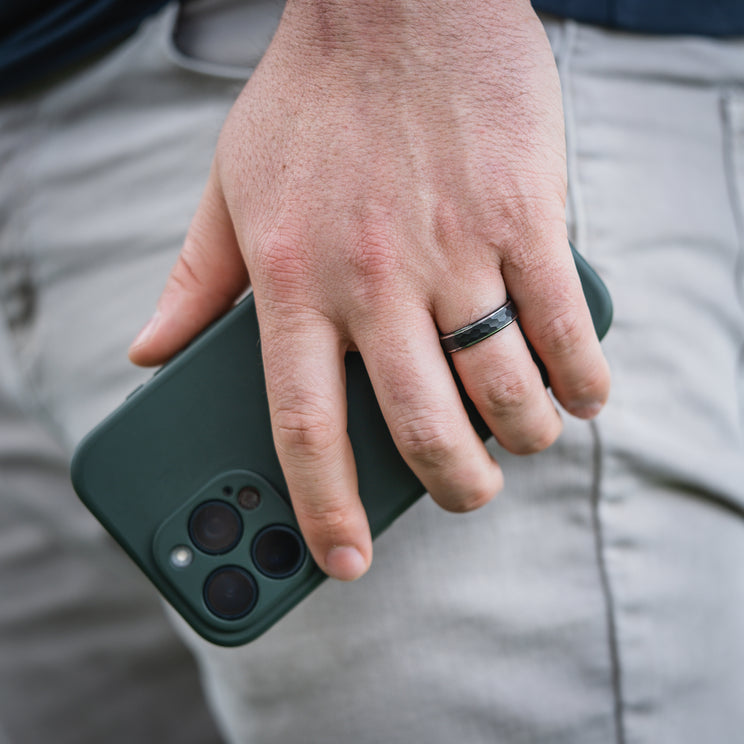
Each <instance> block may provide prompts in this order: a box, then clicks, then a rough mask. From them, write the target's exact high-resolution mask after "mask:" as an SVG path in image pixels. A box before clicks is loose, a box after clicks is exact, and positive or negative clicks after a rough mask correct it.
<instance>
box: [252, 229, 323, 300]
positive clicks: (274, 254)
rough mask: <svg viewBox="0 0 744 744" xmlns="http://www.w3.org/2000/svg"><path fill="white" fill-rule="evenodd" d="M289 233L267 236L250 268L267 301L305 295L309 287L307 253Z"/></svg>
mask: <svg viewBox="0 0 744 744" xmlns="http://www.w3.org/2000/svg"><path fill="white" fill-rule="evenodd" d="M294 233H295V231H293V230H291V229H278V230H276V231H275V232H274V233H273V234H272V235H270V236H267V237H265V238H264V240H263V241H262V242H261V245H260V246H259V247H258V249H257V253H256V256H255V261H254V262H253V264H254V265H253V266H252V267H251V269H252V272H253V274H254V275H255V281H257V282H260V284H261V285H262V289H263V291H264V292H265V293H266V294H267V296H268V297H269V298H271V297H272V296H277V295H280V296H282V297H283V298H286V297H289V298H291V297H292V296H295V295H297V294H298V293H299V292H302V293H304V290H305V288H306V287H307V285H308V283H309V274H310V271H309V266H308V251H307V248H306V246H305V245H304V243H303V242H302V240H301V239H300V238H299V237H297V236H296V235H295V234H294Z"/></svg>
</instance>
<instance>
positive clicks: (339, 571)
mask: <svg viewBox="0 0 744 744" xmlns="http://www.w3.org/2000/svg"><path fill="white" fill-rule="evenodd" d="M325 569H326V573H327V574H328V575H329V576H330V577H331V578H334V579H338V580H339V581H354V579H358V578H359V577H360V576H361V575H362V574H363V573H365V572H366V570H367V561H365V560H364V557H363V556H362V554H361V553H360V552H359V551H358V550H357V549H356V548H354V547H352V546H351V545H336V546H335V547H333V548H331V549H330V550H329V551H328V553H327V555H326V565H325Z"/></svg>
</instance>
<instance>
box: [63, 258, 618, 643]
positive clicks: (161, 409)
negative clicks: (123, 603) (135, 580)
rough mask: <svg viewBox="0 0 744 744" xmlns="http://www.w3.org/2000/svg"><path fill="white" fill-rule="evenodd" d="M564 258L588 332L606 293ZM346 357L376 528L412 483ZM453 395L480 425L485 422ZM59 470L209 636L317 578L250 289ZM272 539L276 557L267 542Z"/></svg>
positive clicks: (223, 639) (215, 637) (607, 311)
mask: <svg viewBox="0 0 744 744" xmlns="http://www.w3.org/2000/svg"><path fill="white" fill-rule="evenodd" d="M572 249H573V247H572ZM574 257H575V260H576V263H577V267H578V269H579V274H580V276H581V280H582V285H583V288H584V292H585V295H586V298H587V300H588V304H589V307H590V310H591V312H592V318H593V320H594V324H595V328H596V330H597V334H598V336H599V337H600V338H601V337H602V336H604V334H605V332H606V331H607V329H608V328H609V325H610V322H611V318H612V304H611V301H610V297H609V294H608V292H607V290H606V288H605V286H604V284H603V283H602V281H601V280H600V279H599V277H598V276H597V275H596V274H595V273H594V271H593V270H592V269H591V268H590V267H589V266H588V265H587V264H586V262H585V261H584V260H583V259H582V258H581V256H579V255H578V254H577V253H574ZM346 366H347V390H348V431H349V436H350V439H351V442H352V446H353V450H354V456H355V458H356V461H357V468H358V477H359V489H360V495H361V498H362V501H363V503H364V507H365V509H366V511H367V516H368V518H369V522H370V526H371V529H372V534H373V536H375V537H376V536H377V535H378V534H380V532H382V531H383V530H384V529H385V528H386V527H388V526H389V525H390V524H391V522H393V520H394V519H395V518H396V517H397V516H398V515H400V514H401V513H402V512H403V511H405V510H406V509H407V508H408V507H409V506H410V505H411V504H412V503H413V502H414V501H416V500H417V499H418V498H419V497H420V496H421V495H422V494H423V493H424V488H423V486H422V485H421V483H420V482H419V481H418V480H417V478H416V477H415V476H414V475H413V473H412V472H411V470H410V469H409V468H408V466H407V465H406V464H405V463H404V462H403V460H402V458H401V457H400V455H399V454H398V452H397V450H396V448H395V446H394V444H393V441H392V439H391V436H390V434H389V432H388V430H387V427H386V425H385V422H384V420H383V418H382V415H381V413H380V410H379V408H378V406H377V402H376V400H375V395H374V392H373V390H372V386H371V384H370V382H369V379H368V377H367V374H366V371H365V369H364V365H363V364H362V362H361V358H360V356H359V355H358V354H349V355H347V364H346ZM466 403H467V404H468V411H469V413H470V415H471V419H472V420H473V423H474V425H475V427H476V429H477V430H478V432H479V433H480V434H481V436H483V437H485V436H486V435H487V433H488V430H487V428H486V427H485V424H484V423H483V421H482V420H481V419H480V417H479V416H478V414H477V413H476V412H475V410H474V408H473V406H472V404H470V402H469V401H466ZM72 479H73V484H74V486H75V490H76V491H77V493H78V495H79V496H80V498H81V499H82V501H83V502H84V503H85V504H86V506H87V507H88V508H89V509H90V511H91V512H93V514H94V515H95V516H96V517H97V518H98V520H99V521H100V522H101V523H102V524H103V526H104V527H105V528H106V529H107V530H108V531H109V532H110V533H111V535H112V536H113V537H114V538H115V539H116V540H117V542H119V544H120V545H121V546H122V547H123V548H124V549H125V550H126V551H127V553H128V554H129V555H130V556H131V557H132V559H133V560H134V561H135V562H136V563H137V564H138V565H139V567H140V568H141V569H142V570H143V571H144V572H145V574H146V575H147V576H148V577H149V578H150V580H151V581H152V582H153V583H154V584H155V586H156V587H157V588H158V590H159V591H160V592H161V593H162V594H163V596H164V597H165V598H166V599H167V600H168V601H169V602H170V603H171V604H172V605H173V607H175V608H176V610H178V612H179V613H180V614H181V615H182V616H183V617H184V618H185V619H186V620H187V621H188V622H189V624H190V625H191V626H192V627H193V628H194V629H195V630H196V631H197V632H198V633H200V634H201V635H202V636H203V637H204V638H206V639H208V640H210V641H212V642H214V643H218V644H221V645H225V646H233V645H238V644H242V643H246V642H248V641H251V640H252V639H254V638H255V637H257V636H258V635H260V634H261V633H263V632H264V631H265V630H267V629H268V628H269V627H270V626H271V625H272V624H273V623H275V622H276V621H277V620H278V619H279V618H280V617H282V615H284V614H285V613H286V612H287V611H288V610H289V609H291V608H292V607H293V606H294V605H295V604H296V603H297V602H299V601H300V600H301V599H302V598H303V597H305V596H306V595H307V594H308V593H309V592H310V591H311V590H312V589H313V588H314V587H316V586H317V585H318V584H319V583H320V582H321V581H322V580H323V579H324V574H323V573H322V572H321V571H320V570H319V569H318V567H317V566H316V565H315V563H314V562H313V561H312V559H311V558H310V556H309V553H308V552H307V550H306V549H305V548H304V544H302V543H301V541H300V540H299V538H297V524H296V521H295V519H294V515H293V512H292V509H291V506H290V502H289V495H288V492H287V486H286V483H285V481H284V478H283V476H282V471H281V468H280V466H279V462H278V460H277V456H276V452H275V451H274V446H273V442H272V438H271V425H270V420H269V408H268V403H267V400H266V390H265V384H264V377H263V369H262V366H261V353H260V342H259V333H258V323H257V319H256V313H255V308H254V304H253V298H252V296H250V295H249V296H248V297H247V298H246V299H245V300H243V301H242V302H241V303H240V304H239V305H238V306H237V307H235V308H234V309H233V310H232V311H230V312H229V313H228V314H227V315H225V316H224V317H223V318H221V319H220V320H219V321H217V322H216V323H215V324H213V325H212V326H210V327H209V328H208V329H207V330H206V331H205V332H204V333H202V334H201V335H200V336H199V337H198V338H197V339H196V340H195V341H194V342H193V343H192V344H191V345H190V346H189V347H188V348H187V349H185V350H184V351H183V352H181V353H180V354H178V355H177V356H176V357H175V358H174V359H172V360H171V361H170V362H169V363H168V364H166V365H165V366H164V367H162V368H161V369H160V370H158V371H157V372H156V373H155V375H154V376H153V377H152V378H151V379H150V380H149V381H148V382H147V383H146V384H144V385H143V386H141V387H140V388H138V389H137V390H136V391H134V392H133V393H132V394H131V395H130V396H129V397H128V398H127V400H126V401H125V402H124V403H123V404H122V405H121V406H120V407H119V408H118V409H117V410H116V411H114V412H113V413H112V414H111V415H110V416H108V417H107V418H106V419H105V420H104V421H103V422H102V423H101V424H99V425H98V426H97V427H96V428H95V429H94V430H93V431H92V432H91V433H90V434H88V436H87V437H86V438H85V439H84V440H83V442H82V443H81V444H80V445H79V447H78V449H77V451H76V452H75V456H74V458H73V462H72ZM257 502H258V503H257ZM205 503H209V504H210V505H211V506H210V508H213V509H214V510H215V513H217V514H219V515H222V516H220V519H224V518H225V517H224V515H225V514H226V515H227V521H228V522H229V523H230V525H232V527H230V529H232V530H233V531H232V532H230V535H232V536H233V538H234V539H232V542H231V543H230V545H229V547H228V548H227V549H225V545H224V543H221V544H220V547H219V549H218V550H216V551H215V550H212V549H211V548H210V546H212V545H213V543H210V542H209V540H211V539H212V537H213V535H212V533H211V532H210V530H211V529H212V527H214V525H213V524H212V523H210V521H209V519H208V518H207V517H203V515H204V514H207V515H209V514H210V513H211V512H210V511H209V509H207V508H206V507H204V508H202V509H201V510H200V511H197V507H199V506H200V505H203V504H205ZM235 515H237V520H238V521H237V522H234V520H235V519H236V516H235ZM230 520H233V521H230ZM218 522H219V520H218ZM238 523H239V526H238ZM205 525H206V527H205ZM220 525H221V523H219V524H217V526H216V527H215V529H216V531H217V532H218V533H219V531H220V530H221V529H222V527H221V526H220ZM204 530H206V532H204ZM267 534H269V535H270V539H269V538H266V535H267ZM205 535H206V538H205ZM218 537H219V535H218ZM284 538H286V540H285V543H286V545H285V547H286V546H288V547H286V550H289V551H290V555H289V558H287V555H286V551H285V553H281V551H280V548H277V547H276V546H277V545H280V546H281V545H282V544H283V543H282V540H283V539H284ZM220 539H222V538H220ZM205 540H206V541H207V542H204V541H205ZM196 545H199V546H201V547H202V548H203V549H199V548H198V547H196ZM265 545H268V546H269V547H268V548H266V547H265ZM205 546H206V549H205ZM272 550H273V551H274V552H273V553H272ZM281 550H285V548H281ZM272 561H274V562H272ZM282 561H284V563H282ZM287 561H289V563H287ZM259 566H261V568H259ZM288 567H289V569H290V570H287V569H288ZM231 582H232V583H231ZM251 592H252V594H251ZM249 596H250V597H251V598H250V600H248V599H246V598H247V597H249ZM236 597H237V599H236ZM215 598H216V599H215ZM231 602H234V604H230V603H231ZM241 603H242V604H241ZM248 605H250V607H249V606H248ZM225 607H228V611H225ZM215 608H217V609H216V610H215ZM235 608H237V609H235ZM246 608H247V609H246ZM217 613H219V614H217ZM236 613H237V614H236ZM241 613H242V614H241Z"/></svg>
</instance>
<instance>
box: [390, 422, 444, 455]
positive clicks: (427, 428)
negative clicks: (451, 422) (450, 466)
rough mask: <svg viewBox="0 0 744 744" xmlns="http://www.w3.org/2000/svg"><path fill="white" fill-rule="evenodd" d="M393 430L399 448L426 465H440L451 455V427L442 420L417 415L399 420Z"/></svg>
mask: <svg viewBox="0 0 744 744" xmlns="http://www.w3.org/2000/svg"><path fill="white" fill-rule="evenodd" d="M394 430H395V432H396V434H397V438H398V442H399V444H400V449H401V450H402V451H403V452H405V453H406V454H407V455H408V456H409V457H412V458H413V459H415V460H416V461H418V462H421V463H422V464H424V465H426V466H431V467H436V466H441V465H443V464H444V463H446V462H447V461H448V460H449V459H450V458H451V456H452V453H453V450H454V447H455V443H454V437H453V434H452V427H451V426H448V425H447V423H446V422H445V421H444V420H438V419H437V418H436V417H431V416H428V417H422V416H417V417H414V418H411V419H409V420H406V421H403V422H399V423H398V425H397V426H396V427H394Z"/></svg>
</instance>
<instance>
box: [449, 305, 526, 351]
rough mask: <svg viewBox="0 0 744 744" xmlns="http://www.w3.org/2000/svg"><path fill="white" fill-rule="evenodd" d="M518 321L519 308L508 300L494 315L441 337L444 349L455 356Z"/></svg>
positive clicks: (490, 314)
mask: <svg viewBox="0 0 744 744" xmlns="http://www.w3.org/2000/svg"><path fill="white" fill-rule="evenodd" d="M516 319H517V308H516V307H514V303H513V302H512V301H511V300H507V301H506V302H505V303H504V304H503V305H502V306H501V307H499V308H496V310H494V311H493V312H492V313H489V314H488V315H486V316H484V317H482V318H480V320H476V321H474V322H472V323H469V324H468V325H466V326H464V327H463V328H458V329H457V330H456V331H452V333H445V334H443V335H441V336H440V337H439V340H440V341H441V342H442V348H443V349H444V350H445V351H446V352H447V353H448V354H454V353H455V352H456V351H460V350H461V349H467V348H468V346H473V345H474V344H477V343H479V342H480V341H483V340H484V339H486V338H488V337H489V336H493V334H494V333H498V332H499V331H503V330H504V328H506V327H507V326H508V325H510V324H511V323H513V322H514V321H515V320H516Z"/></svg>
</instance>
